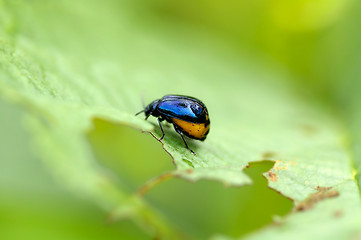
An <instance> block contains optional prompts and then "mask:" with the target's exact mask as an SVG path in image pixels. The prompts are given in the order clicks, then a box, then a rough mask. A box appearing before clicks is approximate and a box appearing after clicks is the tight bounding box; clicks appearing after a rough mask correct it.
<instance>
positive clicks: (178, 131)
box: [173, 124, 196, 155]
mask: <svg viewBox="0 0 361 240" xmlns="http://www.w3.org/2000/svg"><path fill="white" fill-rule="evenodd" d="M173 125H174V129H175V131H176V132H177V133H178V134H179V135H180V136H181V137H182V140H183V142H184V144H185V145H186V148H187V149H188V150H189V151H191V153H192V154H193V155H196V153H195V152H193V150H192V149H190V148H189V147H188V144H187V142H186V140H185V139H184V137H183V134H182V132H181V131H180V130H179V128H178V127H177V126H176V125H175V124H173Z"/></svg>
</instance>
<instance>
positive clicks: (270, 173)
mask: <svg viewBox="0 0 361 240" xmlns="http://www.w3.org/2000/svg"><path fill="white" fill-rule="evenodd" d="M268 177H269V180H271V181H272V182H276V181H277V180H278V176H277V174H275V173H274V172H271V171H269V172H268Z"/></svg>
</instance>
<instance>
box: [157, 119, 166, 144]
mask: <svg viewBox="0 0 361 240" xmlns="http://www.w3.org/2000/svg"><path fill="white" fill-rule="evenodd" d="M163 120H164V119H162V118H158V123H159V127H160V130H161V131H162V136H161V137H160V138H159V139H158V140H159V141H162V140H163V138H164V135H165V133H164V130H163V127H162V123H161V122H162V121H163Z"/></svg>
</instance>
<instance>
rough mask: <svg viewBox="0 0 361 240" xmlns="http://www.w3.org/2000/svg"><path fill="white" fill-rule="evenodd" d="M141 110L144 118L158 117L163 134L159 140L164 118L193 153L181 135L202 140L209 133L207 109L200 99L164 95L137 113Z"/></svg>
mask: <svg viewBox="0 0 361 240" xmlns="http://www.w3.org/2000/svg"><path fill="white" fill-rule="evenodd" d="M141 112H144V113H145V119H148V117H149V116H151V115H152V116H154V117H157V118H158V122H159V127H160V129H161V131H162V134H163V135H162V137H161V138H160V139H159V140H162V139H163V138H164V135H165V133H164V131H163V127H162V124H161V122H162V121H164V120H166V121H167V122H169V123H172V124H173V126H174V129H175V130H176V132H177V133H179V134H180V135H181V137H182V139H183V142H184V144H185V146H186V148H188V149H189V150H190V151H191V152H192V153H193V154H194V152H193V151H192V150H191V149H190V148H189V147H188V144H187V142H186V141H185V140H184V137H183V135H185V136H187V137H189V138H193V139H197V140H201V141H203V140H204V139H206V137H207V134H208V133H209V128H210V121H209V115H208V110H207V108H206V106H205V105H204V103H202V101H200V100H199V99H196V98H193V97H189V96H183V95H166V96H164V97H162V98H161V99H157V100H154V101H153V102H151V103H150V104H149V105H148V106H146V107H145V109H144V110H142V111H140V112H139V113H141ZM139 113H137V114H136V115H138V114H139Z"/></svg>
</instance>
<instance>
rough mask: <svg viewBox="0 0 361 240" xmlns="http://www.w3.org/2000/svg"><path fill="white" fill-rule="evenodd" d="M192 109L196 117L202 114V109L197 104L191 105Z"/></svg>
mask: <svg viewBox="0 0 361 240" xmlns="http://www.w3.org/2000/svg"><path fill="white" fill-rule="evenodd" d="M191 109H192V111H193V112H194V113H195V114H196V115H199V114H201V113H202V108H201V107H200V106H199V105H197V104H193V105H191Z"/></svg>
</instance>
